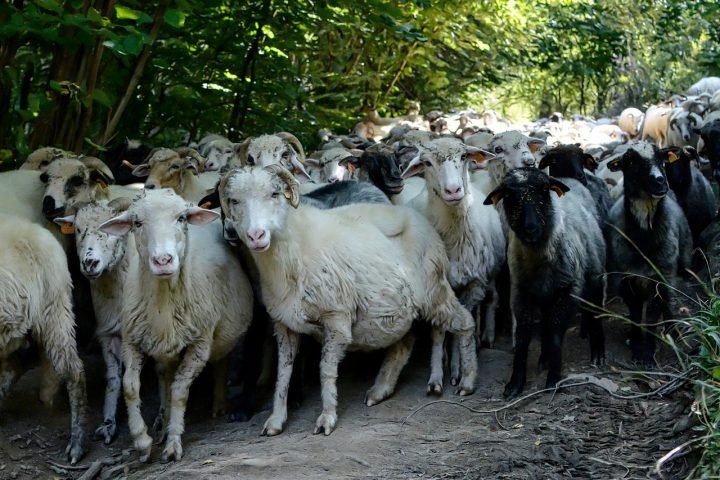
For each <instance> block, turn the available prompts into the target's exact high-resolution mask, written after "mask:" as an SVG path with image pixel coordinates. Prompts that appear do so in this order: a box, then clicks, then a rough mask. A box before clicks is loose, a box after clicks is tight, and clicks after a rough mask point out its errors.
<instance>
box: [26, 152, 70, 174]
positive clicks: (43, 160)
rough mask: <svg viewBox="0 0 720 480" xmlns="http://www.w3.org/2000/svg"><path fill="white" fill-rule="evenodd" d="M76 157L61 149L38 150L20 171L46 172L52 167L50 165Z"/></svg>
mask: <svg viewBox="0 0 720 480" xmlns="http://www.w3.org/2000/svg"><path fill="white" fill-rule="evenodd" d="M74 156H75V154H74V153H72V152H66V151H65V150H62V149H60V148H54V147H43V148H38V149H37V150H35V151H34V152H32V153H31V154H30V155H28V156H27V159H26V160H25V162H23V164H22V165H20V168H19V170H40V171H41V172H44V171H45V170H47V167H48V165H50V163H51V162H53V161H54V160H57V159H58V158H71V157H74Z"/></svg>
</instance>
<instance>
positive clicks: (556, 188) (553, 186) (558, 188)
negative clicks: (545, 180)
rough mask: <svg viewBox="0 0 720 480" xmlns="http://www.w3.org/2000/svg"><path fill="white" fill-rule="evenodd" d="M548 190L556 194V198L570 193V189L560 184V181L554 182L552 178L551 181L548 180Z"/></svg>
mask: <svg viewBox="0 0 720 480" xmlns="http://www.w3.org/2000/svg"><path fill="white" fill-rule="evenodd" d="M550 190H552V191H553V192H555V193H557V196H558V197H562V196H563V195H565V194H566V193H567V192H569V191H570V187H568V186H567V185H565V184H564V183H563V182H561V181H560V180H556V179H554V178H551V179H550Z"/></svg>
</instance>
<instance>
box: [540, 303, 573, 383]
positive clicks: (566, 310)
mask: <svg viewBox="0 0 720 480" xmlns="http://www.w3.org/2000/svg"><path fill="white" fill-rule="evenodd" d="M576 302H577V301H576V300H574V299H573V298H572V297H571V296H570V293H569V291H568V293H567V294H561V297H560V298H559V299H558V301H557V302H556V303H555V304H554V305H553V306H552V307H551V308H550V310H549V311H548V312H547V314H546V315H543V317H544V318H543V323H545V322H548V323H549V324H550V325H549V329H550V331H549V333H548V335H547V337H548V340H549V343H548V345H547V346H546V352H547V361H548V374H547V380H546V382H545V388H552V387H554V386H555V385H557V382H559V381H560V373H561V369H562V343H563V337H564V336H565V330H566V329H567V322H568V319H569V318H573V317H574V316H575V313H576V312H577V308H576V307H577V305H576Z"/></svg>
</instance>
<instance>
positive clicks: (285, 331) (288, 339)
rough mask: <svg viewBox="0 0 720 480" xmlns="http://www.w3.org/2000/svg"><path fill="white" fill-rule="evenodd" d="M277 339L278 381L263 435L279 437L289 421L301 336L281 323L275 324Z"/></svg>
mask: <svg viewBox="0 0 720 480" xmlns="http://www.w3.org/2000/svg"><path fill="white" fill-rule="evenodd" d="M274 328H275V338H276V339H277V345H278V367H277V380H276V383H275V397H274V399H273V412H272V414H271V415H270V418H268V419H267V421H266V422H265V425H264V426H263V430H262V435H269V436H272V435H277V434H279V433H280V432H282V431H283V427H284V426H285V422H286V421H287V395H288V387H289V386H290V376H291V375H292V370H293V362H294V361H295V356H296V355H297V352H298V345H299V344H300V335H299V334H297V333H295V332H293V331H292V330H290V329H289V328H287V327H286V326H285V325H284V324H282V323H281V322H274Z"/></svg>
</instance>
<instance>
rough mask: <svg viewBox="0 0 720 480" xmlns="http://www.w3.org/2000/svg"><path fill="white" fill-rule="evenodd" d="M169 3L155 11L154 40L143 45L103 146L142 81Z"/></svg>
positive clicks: (108, 127) (167, 0)
mask: <svg viewBox="0 0 720 480" xmlns="http://www.w3.org/2000/svg"><path fill="white" fill-rule="evenodd" d="M169 4H170V1H169V0H166V1H165V2H163V3H162V4H161V5H160V7H158V9H157V11H155V16H154V18H153V25H152V28H151V29H150V39H151V40H152V42H151V43H150V45H145V46H144V47H143V50H142V52H141V53H140V56H139V57H138V59H137V61H136V62H135V68H134V69H133V73H132V76H131V77H130V80H129V81H128V85H127V88H125V94H124V95H123V97H122V98H121V99H120V103H118V106H117V108H116V109H115V112H114V113H113V114H112V116H111V117H110V121H109V122H108V124H107V126H106V127H105V133H103V136H102V139H101V140H100V144H101V145H103V146H104V145H107V143H108V142H109V141H110V140H111V139H112V137H113V136H114V135H115V130H116V129H117V126H118V123H120V119H121V118H122V116H123V113H125V109H126V108H127V106H128V103H130V99H131V98H132V97H133V95H134V93H135V88H136V87H137V86H138V83H140V79H141V78H142V74H143V71H144V70H145V65H146V64H147V61H148V58H150V52H151V50H152V44H153V43H154V42H155V40H157V37H158V34H159V33H160V28H161V27H162V25H163V23H164V22H165V11H166V10H167V7H168V5H169Z"/></svg>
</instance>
